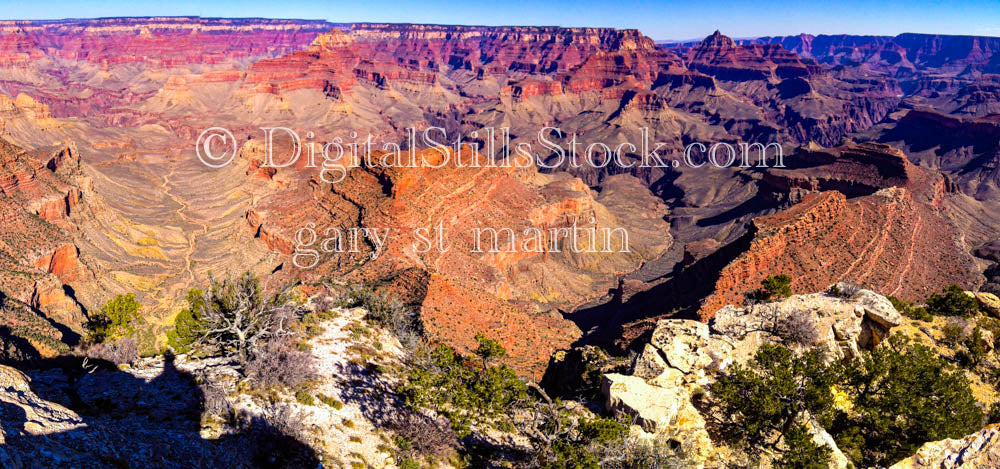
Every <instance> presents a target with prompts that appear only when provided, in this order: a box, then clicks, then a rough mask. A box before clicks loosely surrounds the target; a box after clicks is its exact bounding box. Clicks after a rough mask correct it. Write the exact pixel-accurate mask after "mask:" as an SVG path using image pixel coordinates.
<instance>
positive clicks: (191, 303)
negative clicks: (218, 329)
mask: <svg viewBox="0 0 1000 469" xmlns="http://www.w3.org/2000/svg"><path fill="white" fill-rule="evenodd" d="M201 301H202V291H201V289H198V288H192V289H191V290H188V293H187V303H188V307H187V308H184V309H182V310H181V312H180V313H177V317H176V318H175V319H174V328H173V329H171V330H169V331H167V345H169V346H170V347H171V348H173V349H174V351H175V352H177V353H188V352H191V350H192V348H193V347H194V345H195V343H196V342H197V340H198V337H199V328H200V322H199V321H198V316H197V314H195V311H198V310H200V309H201V308H200V307H199V304H200V303H201Z"/></svg>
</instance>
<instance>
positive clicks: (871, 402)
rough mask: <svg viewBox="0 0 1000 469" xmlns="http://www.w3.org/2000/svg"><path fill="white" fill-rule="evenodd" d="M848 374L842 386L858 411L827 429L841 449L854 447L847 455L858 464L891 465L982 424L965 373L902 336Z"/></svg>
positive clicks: (864, 358) (869, 354)
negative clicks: (922, 447)
mask: <svg viewBox="0 0 1000 469" xmlns="http://www.w3.org/2000/svg"><path fill="white" fill-rule="evenodd" d="M846 370H847V371H846V372H845V378H846V379H845V383H844V385H843V386H842V388H843V389H845V390H846V391H847V392H849V394H850V395H851V398H852V404H853V412H852V413H851V415H848V414H846V413H840V415H838V416H837V418H836V419H835V422H834V425H833V426H830V427H827V428H828V429H829V430H830V433H831V434H832V435H833V436H834V437H835V438H836V439H837V442H838V445H840V447H841V449H842V450H843V449H844V448H845V447H847V448H854V450H853V451H852V450H850V449H849V451H848V452H850V453H851V454H852V455H853V456H851V459H852V462H853V463H854V464H855V465H856V466H859V467H870V466H889V465H891V464H893V463H894V462H896V461H898V460H900V459H902V458H904V457H907V456H909V455H911V454H913V453H914V452H915V451H916V450H917V448H919V447H920V446H921V445H922V444H924V443H926V442H928V441H937V440H943V439H945V438H960V437H962V436H964V435H967V434H969V433H971V432H973V431H976V430H978V429H979V428H980V425H981V424H982V419H983V412H982V411H981V410H980V409H979V407H977V405H976V400H975V398H974V397H973V395H972V390H971V389H970V387H969V382H968V380H967V379H966V377H965V374H964V373H963V372H962V371H961V370H957V369H955V367H954V366H953V365H951V364H949V363H948V362H947V361H946V360H945V359H943V358H942V357H941V356H940V355H938V354H937V353H936V352H934V350H933V349H931V348H929V347H926V346H924V345H920V344H914V343H912V341H911V340H910V339H909V338H907V337H905V336H903V335H901V334H895V335H893V336H890V337H889V338H888V339H887V340H885V341H883V344H882V345H880V346H879V347H876V348H875V349H874V350H872V351H870V352H868V351H866V352H863V353H862V358H861V359H860V360H858V361H854V362H851V363H850V366H848V367H847V369H846ZM842 443H843V444H842Z"/></svg>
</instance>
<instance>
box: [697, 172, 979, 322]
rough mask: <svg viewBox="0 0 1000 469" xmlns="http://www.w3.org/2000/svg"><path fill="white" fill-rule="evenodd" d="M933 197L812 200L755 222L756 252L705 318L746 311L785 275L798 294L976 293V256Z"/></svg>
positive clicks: (734, 269) (721, 288)
mask: <svg viewBox="0 0 1000 469" xmlns="http://www.w3.org/2000/svg"><path fill="white" fill-rule="evenodd" d="M925 187H926V186H925ZM929 197H931V193H924V194H920V193H915V192H914V191H911V190H907V189H903V188H897V187H892V188H887V189H881V190H879V191H878V192H875V193H874V194H872V195H869V196H863V197H857V198H854V199H847V197H845V196H844V195H843V194H842V193H841V192H838V191H828V192H821V193H809V194H807V195H806V196H805V197H804V198H803V199H802V201H801V202H799V203H798V204H796V205H794V206H792V207H791V208H789V209H788V210H785V211H783V212H779V213H778V214H775V215H769V216H764V217H759V218H757V219H755V220H754V222H753V224H754V230H753V233H754V236H753V239H752V241H751V242H750V246H749V248H748V249H747V250H746V251H745V252H744V253H743V254H740V255H739V256H738V257H737V258H736V259H735V260H733V261H732V262H730V263H729V264H728V265H727V266H726V267H724V268H723V269H722V271H721V272H720V273H719V279H718V280H717V281H716V285H715V292H714V293H713V294H712V295H711V296H709V297H708V298H706V299H705V300H704V301H703V302H702V306H701V308H700V313H699V314H700V315H701V317H702V318H705V319H709V318H711V317H712V314H713V313H714V312H715V311H716V310H718V309H719V308H720V307H722V306H723V305H725V304H739V303H741V302H742V299H743V293H744V292H745V291H747V290H749V289H751V288H750V287H752V286H754V285H757V284H758V283H759V282H760V281H761V280H763V279H764V278H766V277H767V276H769V275H775V274H779V273H784V274H788V275H791V276H792V278H793V281H792V290H793V291H795V292H803V291H816V290H820V289H822V288H824V287H825V286H826V285H829V284H831V283H834V282H839V281H846V282H851V283H855V284H859V285H862V286H864V287H866V288H870V289H872V290H875V291H878V292H880V293H883V294H886V295H894V296H897V297H901V298H906V299H908V300H911V301H921V300H923V299H925V298H926V297H927V296H928V295H929V294H930V293H932V292H934V291H936V290H939V289H940V288H942V287H943V286H944V285H947V284H949V283H958V284H962V285H966V286H972V285H975V284H976V283H977V282H978V281H979V274H978V272H977V269H976V267H975V262H974V260H973V258H972V256H971V255H969V254H968V253H967V252H966V251H965V249H963V247H962V246H960V245H958V244H957V243H956V242H955V241H954V240H955V239H956V238H955V236H956V227H955V226H954V225H953V224H952V223H951V222H950V221H949V220H946V219H944V218H943V217H941V215H940V212H939V211H938V210H937V209H936V208H935V207H934V204H933V200H932V199H930V198H929Z"/></svg>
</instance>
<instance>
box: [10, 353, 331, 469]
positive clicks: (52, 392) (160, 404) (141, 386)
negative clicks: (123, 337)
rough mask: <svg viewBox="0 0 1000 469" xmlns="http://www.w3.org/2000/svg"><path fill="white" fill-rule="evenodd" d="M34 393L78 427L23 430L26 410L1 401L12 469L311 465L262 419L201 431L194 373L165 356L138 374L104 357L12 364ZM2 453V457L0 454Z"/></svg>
mask: <svg viewBox="0 0 1000 469" xmlns="http://www.w3.org/2000/svg"><path fill="white" fill-rule="evenodd" d="M15 366H16V367H17V368H19V369H20V370H22V371H23V372H24V373H25V374H26V375H27V376H28V377H29V378H30V380H31V381H30V386H31V391H32V392H34V393H35V394H36V395H37V396H38V397H39V398H41V399H43V400H46V401H50V402H55V403H58V404H61V405H63V406H64V407H66V408H68V409H70V410H72V411H74V412H75V413H76V414H78V415H79V416H80V418H81V419H82V420H83V423H84V425H83V426H78V427H77V428H74V429H71V430H67V431H61V432H55V433H49V434H46V435H40V434H37V433H41V432H38V431H36V432H34V433H36V434H31V433H29V432H26V431H25V423H26V420H27V416H26V414H25V411H24V409H22V408H21V407H19V406H18V405H17V403H16V402H15V403H10V402H6V399H2V397H4V396H3V394H4V393H9V392H12V391H13V390H12V389H2V388H0V402H2V405H0V426H2V428H3V436H4V438H5V440H6V442H5V443H6V444H5V445H2V450H3V451H2V453H4V454H0V463H3V465H5V466H12V467H14V468H36V467H38V468H42V467H64V468H78V467H79V468H190V467H202V468H213V469H215V468H258V467H259V468H308V469H312V468H316V467H320V460H319V458H318V456H317V455H316V453H315V452H314V451H313V450H312V449H311V448H310V447H309V446H308V445H306V444H305V443H303V442H301V441H299V440H298V439H297V438H295V437H293V436H289V435H286V434H284V433H283V432H282V431H280V430H279V429H278V428H276V427H275V426H274V425H272V424H271V423H269V422H268V421H267V420H266V419H264V418H261V417H252V418H249V419H247V420H245V421H244V422H243V423H242V424H240V425H238V428H239V431H238V432H234V433H230V434H226V435H223V436H222V437H220V438H217V439H206V438H203V437H202V436H201V416H202V414H203V412H204V411H205V396H204V394H203V392H202V390H201V389H202V388H201V387H200V386H199V385H198V379H197V378H196V377H195V376H193V375H192V374H191V373H188V372H185V371H183V370H180V369H178V368H177V367H176V366H175V362H174V357H173V356H170V355H168V356H167V357H165V360H164V364H163V371H162V372H161V373H160V374H159V375H157V376H156V377H154V378H152V379H150V380H148V381H147V380H145V379H142V378H139V377H136V376H133V375H131V374H129V373H126V372H124V371H121V370H120V369H118V367H116V366H115V365H114V364H112V363H111V362H107V361H102V360H93V359H87V360H85V359H83V358H82V357H68V356H67V357H58V358H53V359H45V360H34V361H31V362H24V363H21V364H19V365H15ZM4 458H6V459H5V460H3V459H4Z"/></svg>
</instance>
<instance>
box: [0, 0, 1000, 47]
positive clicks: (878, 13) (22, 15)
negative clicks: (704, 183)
mask: <svg viewBox="0 0 1000 469" xmlns="http://www.w3.org/2000/svg"><path fill="white" fill-rule="evenodd" d="M151 15H199V16H224V17H250V16H259V17H269V18H313V19H325V20H328V21H332V22H361V21H380V22H381V21H384V22H408V23H444V24H487V25H502V24H529V25H537V24H544V25H559V26H610V27H616V28H638V29H640V30H641V31H642V32H643V33H645V34H646V35H647V36H650V37H652V38H654V39H658V40H661V39H692V38H700V37H703V36H706V35H708V34H710V33H711V32H712V31H714V30H716V29H719V30H721V31H722V32H723V33H725V34H728V35H730V36H733V37H752V36H764V35H784V34H798V33H801V32H808V33H814V34H823V33H825V34H833V33H846V34H887V35H895V34H899V33H902V32H919V33H938V34H972V35H987V36H1000V1H998V0H959V1H951V2H949V1H928V0H924V1H921V0H911V1H897V0H882V1H854V0H846V1H837V0H826V1H817V2H811V1H803V0H759V1H742V2H736V1H724V0H706V1H697V0H689V1H684V2H676V1H636V0H620V1H604V2H599V1H592V0H579V1H572V0H548V1H543V2H535V3H526V2H519V1H514V0H485V1H483V0H466V1H451V0H440V1H426V0H417V1H404V0H396V1H391V0H390V1H377V0H361V1H358V0H354V1H348V2H320V1H305V0H271V1H253V0H243V1H239V0H236V1H234V0H215V1H212V0H209V1H205V0H202V1H193V0H167V1H163V0H161V1H156V2H151V1H132V2H122V1H69V0H32V1H21V0H17V1H9V0H0V17H2V18H3V19H52V18H90V17H101V16H151Z"/></svg>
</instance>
